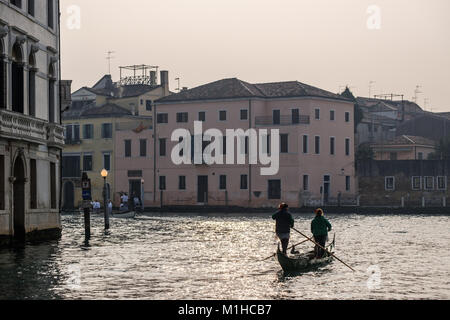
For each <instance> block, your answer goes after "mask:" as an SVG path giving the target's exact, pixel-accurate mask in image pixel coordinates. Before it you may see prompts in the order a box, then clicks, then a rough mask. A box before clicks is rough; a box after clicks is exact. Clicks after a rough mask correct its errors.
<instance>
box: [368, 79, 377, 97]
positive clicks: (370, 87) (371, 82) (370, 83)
mask: <svg viewBox="0 0 450 320" xmlns="http://www.w3.org/2000/svg"><path fill="white" fill-rule="evenodd" d="M375 83H376V82H375V81H372V80H370V81H369V98H372V85H373V84H375Z"/></svg>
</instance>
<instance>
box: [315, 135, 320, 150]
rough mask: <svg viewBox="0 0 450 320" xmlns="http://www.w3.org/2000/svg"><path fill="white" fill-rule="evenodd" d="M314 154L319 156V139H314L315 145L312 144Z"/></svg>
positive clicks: (317, 137)
mask: <svg viewBox="0 0 450 320" xmlns="http://www.w3.org/2000/svg"><path fill="white" fill-rule="evenodd" d="M314 152H315V154H320V137H319V136H316V137H315V143H314Z"/></svg>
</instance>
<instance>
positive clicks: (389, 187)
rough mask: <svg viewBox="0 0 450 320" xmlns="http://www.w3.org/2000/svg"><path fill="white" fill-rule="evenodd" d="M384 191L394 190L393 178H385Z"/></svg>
mask: <svg viewBox="0 0 450 320" xmlns="http://www.w3.org/2000/svg"><path fill="white" fill-rule="evenodd" d="M384 189H385V190H387V191H394V190H395V177H385V178H384Z"/></svg>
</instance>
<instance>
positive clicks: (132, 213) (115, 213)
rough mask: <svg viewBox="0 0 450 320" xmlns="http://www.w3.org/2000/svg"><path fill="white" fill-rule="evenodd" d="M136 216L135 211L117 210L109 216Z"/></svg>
mask: <svg viewBox="0 0 450 320" xmlns="http://www.w3.org/2000/svg"><path fill="white" fill-rule="evenodd" d="M135 217H136V211H117V212H113V213H112V214H111V218H121V219H131V218H135Z"/></svg>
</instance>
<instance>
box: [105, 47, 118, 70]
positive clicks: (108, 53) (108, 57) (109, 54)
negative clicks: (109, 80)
mask: <svg viewBox="0 0 450 320" xmlns="http://www.w3.org/2000/svg"><path fill="white" fill-rule="evenodd" d="M113 53H116V52H115V51H108V52H107V53H106V54H107V55H108V56H107V57H106V60H108V74H111V59H114V58H115V57H113V56H112V54H113Z"/></svg>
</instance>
